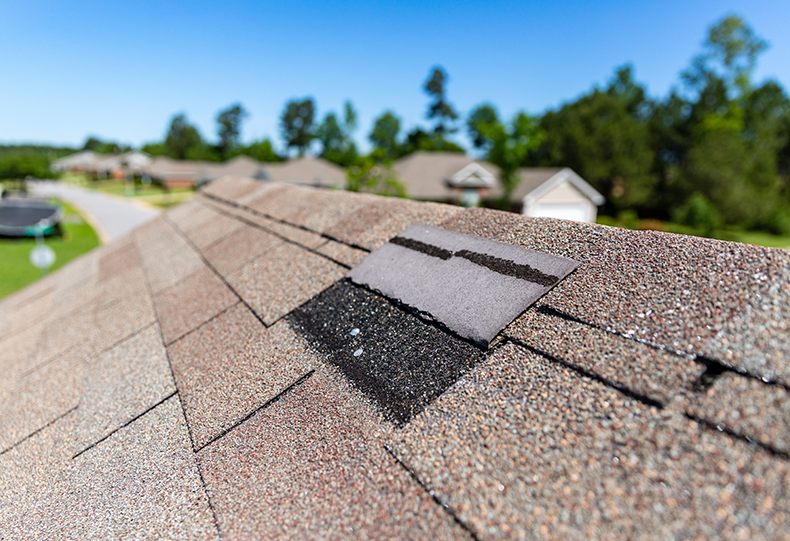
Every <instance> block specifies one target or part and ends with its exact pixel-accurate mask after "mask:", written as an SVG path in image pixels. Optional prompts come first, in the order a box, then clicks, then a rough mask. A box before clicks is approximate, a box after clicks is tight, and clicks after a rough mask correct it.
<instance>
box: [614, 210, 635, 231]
mask: <svg viewBox="0 0 790 541" xmlns="http://www.w3.org/2000/svg"><path fill="white" fill-rule="evenodd" d="M617 226H618V227H624V228H626V229H639V214H638V213H637V212H636V211H635V210H634V209H626V210H621V211H620V212H619V213H617Z"/></svg>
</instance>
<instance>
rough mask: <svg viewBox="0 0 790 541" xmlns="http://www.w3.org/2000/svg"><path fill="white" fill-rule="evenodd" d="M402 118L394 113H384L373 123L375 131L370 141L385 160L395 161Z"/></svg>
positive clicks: (369, 136) (372, 132)
mask: <svg viewBox="0 0 790 541" xmlns="http://www.w3.org/2000/svg"><path fill="white" fill-rule="evenodd" d="M399 133H400V118H398V117H397V116H395V113H393V112H392V111H384V113H382V115H381V116H380V117H378V118H377V119H376V121H375V122H374V123H373V130H372V131H371V132H370V135H368V139H369V140H370V142H371V143H373V147H374V148H376V149H379V150H380V151H381V153H382V154H383V156H384V158H385V159H389V160H391V159H394V158H395V156H396V155H397V153H398V134H399Z"/></svg>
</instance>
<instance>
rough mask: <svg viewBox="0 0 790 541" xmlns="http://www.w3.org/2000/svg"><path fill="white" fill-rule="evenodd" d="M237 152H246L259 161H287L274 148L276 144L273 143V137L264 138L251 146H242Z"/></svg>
mask: <svg viewBox="0 0 790 541" xmlns="http://www.w3.org/2000/svg"><path fill="white" fill-rule="evenodd" d="M236 154H237V155H238V154H245V155H247V156H249V157H250V158H253V159H255V160H258V161H259V162H264V163H266V162H272V163H276V162H282V161H285V158H283V157H282V156H280V155H279V154H277V152H275V150H274V145H273V144H272V141H271V139H269V138H264V139H261V140H260V141H256V142H254V143H252V144H251V145H249V146H246V147H242V148H240V149H239V150H238V151H237V152H236Z"/></svg>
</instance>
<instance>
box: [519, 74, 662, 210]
mask: <svg viewBox="0 0 790 541" xmlns="http://www.w3.org/2000/svg"><path fill="white" fill-rule="evenodd" d="M635 86H636V83H635V82H634V81H633V79H632V73H631V70H630V69H628V68H621V69H619V70H618V71H617V72H616V74H615V77H614V78H613V79H612V81H611V82H610V84H609V86H608V87H607V88H606V89H603V90H601V89H598V88H596V89H593V91H592V92H591V93H589V94H587V95H584V96H582V97H581V98H579V99H578V100H576V101H575V102H573V103H569V104H566V105H564V106H562V107H561V108H560V109H559V110H557V111H550V112H548V113H546V114H545V115H543V117H542V118H541V120H540V127H541V128H543V130H544V131H545V133H546V137H545V139H544V141H543V143H542V144H541V147H540V148H539V149H538V150H537V151H536V152H535V153H534V155H533V156H531V157H529V158H528V160H527V163H528V164H530V165H541V166H560V167H562V166H565V167H571V168H573V169H574V170H575V171H576V172H577V173H579V174H580V175H581V176H582V177H583V178H585V179H586V180H587V181H589V182H590V184H592V185H593V187H595V189H597V190H598V191H599V192H601V193H602V194H604V195H605V196H606V198H607V206H606V207H605V210H608V211H609V212H613V213H614V214H616V213H617V212H618V211H620V210H623V209H626V208H631V207H639V206H645V205H649V204H650V202H651V199H652V197H653V193H654V188H655V186H656V179H657V177H656V175H655V173H654V171H653V166H654V162H655V154H654V151H653V148H652V147H651V142H652V140H651V134H650V130H649V116H650V114H651V113H650V111H651V106H650V104H649V103H647V102H646V101H645V100H644V91H643V90H642V91H639V90H638V89H635V88H634V87H635ZM640 96H642V98H641V99H640V98H639V97H640Z"/></svg>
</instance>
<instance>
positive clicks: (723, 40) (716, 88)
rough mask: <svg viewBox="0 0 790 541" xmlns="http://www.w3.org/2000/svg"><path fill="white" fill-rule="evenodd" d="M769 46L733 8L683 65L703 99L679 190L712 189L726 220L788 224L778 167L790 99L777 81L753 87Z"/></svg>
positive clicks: (691, 127)
mask: <svg viewBox="0 0 790 541" xmlns="http://www.w3.org/2000/svg"><path fill="white" fill-rule="evenodd" d="M765 47H766V44H765V42H764V41H763V40H762V39H760V38H759V37H757V36H756V35H755V34H754V32H753V31H752V30H751V28H750V27H749V26H748V25H747V24H746V23H745V22H744V21H743V20H742V19H741V18H739V17H736V16H729V17H726V18H724V19H722V20H721V21H719V22H718V23H717V24H715V25H713V26H712V27H711V28H710V30H709V32H708V37H707V40H706V42H705V46H704V52H703V53H702V54H700V55H698V56H697V57H695V59H694V60H693V62H692V65H691V67H690V68H689V69H687V70H686V71H685V72H684V73H683V81H684V83H685V84H686V88H687V89H688V90H689V92H690V93H692V94H694V93H696V99H695V100H694V101H693V102H692V105H691V113H690V115H689V118H688V122H687V124H688V126H687V128H686V131H687V133H688V136H687V152H686V155H685V159H684V161H683V162H682V166H681V174H680V180H681V182H680V191H681V193H683V194H686V195H687V196H689V197H690V195H691V194H694V193H699V194H700V195H701V196H702V197H705V198H706V200H708V201H710V202H711V203H712V205H713V206H714V207H715V209H716V211H717V213H718V214H719V215H720V216H721V219H722V221H723V222H725V223H729V224H739V225H741V226H744V227H748V228H761V229H767V230H771V231H775V232H783V231H786V230H787V229H788V226H790V209H789V208H788V207H790V205H788V201H787V198H786V197H785V198H783V197H782V195H783V189H784V188H783V182H782V180H781V178H780V177H779V167H780V163H781V161H780V156H781V150H782V148H783V146H784V145H785V140H786V139H785V134H786V132H785V130H784V122H783V119H784V118H786V116H787V114H788V111H789V110H790V107H789V106H788V103H789V102H788V99H787V96H786V95H785V93H784V90H783V89H782V88H781V87H780V86H779V85H778V84H776V83H775V82H772V81H769V82H767V83H764V84H763V85H761V86H759V87H758V88H754V87H753V83H752V80H751V77H752V73H753V71H754V68H755V66H756V63H757V58H758V56H759V54H760V53H761V52H762V51H763V50H764V49H765ZM785 195H786V193H785Z"/></svg>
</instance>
